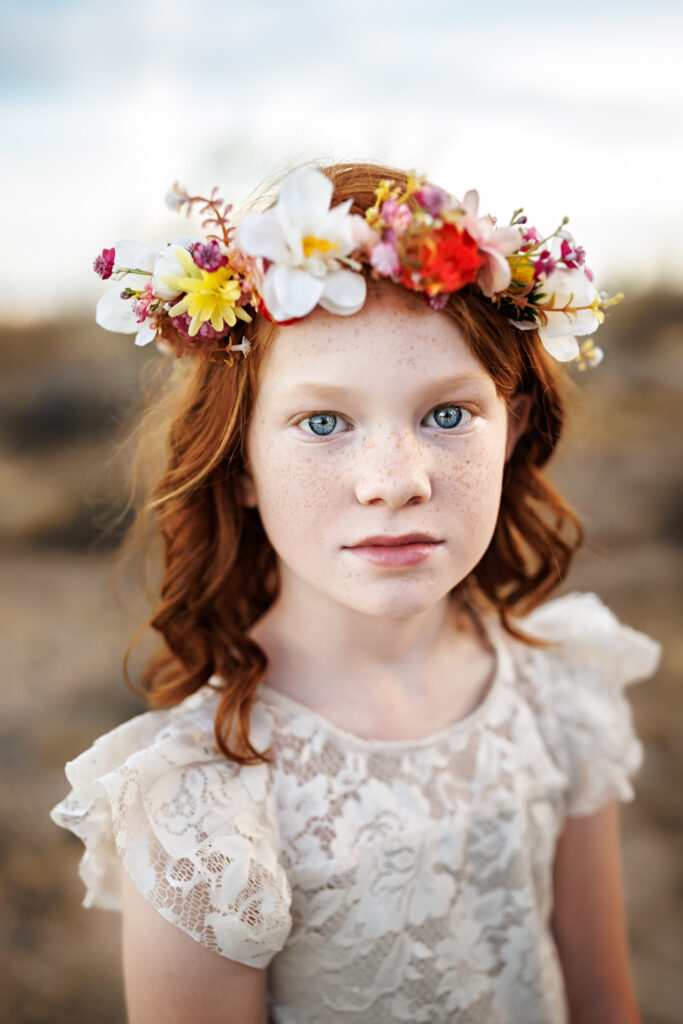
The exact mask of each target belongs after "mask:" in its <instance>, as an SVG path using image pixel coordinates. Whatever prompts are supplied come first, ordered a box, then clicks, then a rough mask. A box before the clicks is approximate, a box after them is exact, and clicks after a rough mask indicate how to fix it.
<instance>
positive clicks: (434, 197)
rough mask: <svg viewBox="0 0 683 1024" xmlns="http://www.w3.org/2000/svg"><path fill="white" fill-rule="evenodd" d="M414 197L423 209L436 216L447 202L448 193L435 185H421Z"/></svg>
mask: <svg viewBox="0 0 683 1024" xmlns="http://www.w3.org/2000/svg"><path fill="white" fill-rule="evenodd" d="M415 198H416V199H417V201H418V203H419V204H420V206H421V207H422V209H423V210H426V212H427V213H429V214H431V216H432V217H438V216H439V214H440V213H441V211H442V210H443V208H444V206H446V204H447V203H448V200H449V195H448V193H447V192H444V190H443V189H442V188H437V187H436V185H423V186H422V188H421V189H420V190H419V192H416V193H415Z"/></svg>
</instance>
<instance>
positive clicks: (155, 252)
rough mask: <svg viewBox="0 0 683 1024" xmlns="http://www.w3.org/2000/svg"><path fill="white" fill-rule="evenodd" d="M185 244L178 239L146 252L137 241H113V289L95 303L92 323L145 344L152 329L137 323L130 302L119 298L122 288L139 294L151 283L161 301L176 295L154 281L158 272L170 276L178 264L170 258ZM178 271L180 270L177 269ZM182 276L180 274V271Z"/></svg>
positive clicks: (149, 337)
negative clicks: (93, 321)
mask: <svg viewBox="0 0 683 1024" xmlns="http://www.w3.org/2000/svg"><path fill="white" fill-rule="evenodd" d="M187 244H189V240H188V239H178V241H176V242H169V243H168V245H166V246H163V247H162V248H156V249H150V248H149V247H148V246H146V245H143V244H142V243H141V242H134V241H130V240H124V241H122V242H117V243H116V245H115V247H114V249H115V254H116V255H115V257H114V261H115V262H114V266H115V272H114V277H115V279H116V281H117V286H116V287H115V288H112V289H111V291H108V292H105V294H104V295H103V296H102V298H101V299H100V301H99V302H98V303H97V311H96V313H95V321H96V322H97V323H98V324H99V325H100V327H104V328H105V330H107V331H117V332H119V333H120V334H136V338H135V344H136V345H148V344H149V342H150V341H153V340H154V338H155V337H156V333H157V332H156V329H155V328H154V327H152V326H150V324H149V323H148V322H147V321H145V322H144V323H142V324H141V323H140V322H139V320H138V318H137V316H136V314H135V312H134V311H133V302H132V300H131V299H124V298H121V294H122V292H124V291H125V289H126V288H130V289H132V290H133V291H143V290H144V288H145V287H146V286H147V285H148V284H149V283H150V282H152V284H153V288H154V292H155V294H156V295H158V296H159V297H160V298H162V299H172V298H175V296H176V295H177V294H178V292H176V291H171V289H170V288H168V286H166V285H163V284H162V283H161V281H159V280H158V278H157V275H158V273H159V272H163V273H174V272H175V270H174V268H175V267H176V266H177V265H178V266H179V264H178V263H177V259H176V257H175V255H174V250H175V249H176V248H177V247H178V246H179V247H181V248H184V247H185V246H186V245H187ZM118 268H125V269H127V270H134V271H142V273H129V274H126V273H122V272H121V271H120V270H119V269H118ZM181 270H182V268H181ZM182 272H183V273H184V271H182Z"/></svg>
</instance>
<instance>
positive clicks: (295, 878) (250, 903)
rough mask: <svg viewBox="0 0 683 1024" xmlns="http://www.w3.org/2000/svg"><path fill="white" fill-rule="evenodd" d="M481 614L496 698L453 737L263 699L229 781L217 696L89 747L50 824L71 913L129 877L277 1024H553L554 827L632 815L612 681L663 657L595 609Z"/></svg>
mask: <svg viewBox="0 0 683 1024" xmlns="http://www.w3.org/2000/svg"><path fill="white" fill-rule="evenodd" d="M519 622H520V624H521V625H522V626H523V627H525V628H526V629H527V630H528V631H529V632H531V633H533V634H535V635H537V636H543V637H547V638H550V639H553V640H559V641H561V644H560V646H559V647H556V648H552V649H550V648H549V649H546V650H538V649H532V648H529V647H527V646H526V645H524V644H521V643H518V642H517V641H514V640H513V639H512V638H511V637H509V636H508V635H507V634H506V633H504V631H503V630H502V629H501V628H500V626H499V625H498V624H497V622H496V620H495V619H494V618H493V617H489V618H487V619H486V620H485V625H486V628H487V631H488V634H489V636H490V639H491V641H492V643H493V644H494V646H495V649H496V653H497V670H496V674H495V680H494V682H493V684H492V686H491V688H490V689H489V691H488V693H487V695H486V697H485V699H484V701H483V703H481V704H480V705H479V707H478V708H477V709H476V710H475V711H474V712H473V713H472V714H470V715H468V716H467V717H466V718H464V719H462V720H460V721H458V722H456V723H454V724H453V725H451V726H450V727H448V728H446V729H443V730H442V731H440V732H438V733H436V734H434V735H431V736H426V737H424V738H423V739H417V740H398V741H387V740H364V739H360V738H358V737H356V736H353V735H351V734H349V733H347V732H344V731H342V730H341V729H338V728H336V727H335V726H333V725H332V724H330V723H329V722H328V721H326V720H325V719H324V718H322V717H320V716H318V715H316V714H315V713H313V712H311V711H309V710H308V709H307V708H305V707H303V706H301V705H299V704H297V703H296V702H294V701H292V700H290V699H289V698H287V697H285V696H283V695H281V694H279V693H278V692H277V691H275V690H271V689H269V688H267V687H263V688H262V690H261V691H260V696H259V697H258V699H257V701H256V703H255V706H254V710H253V717H252V727H253V740H254V742H255V744H256V746H257V747H258V748H259V749H263V748H264V747H266V746H267V745H270V746H271V750H272V753H273V755H274V763H273V764H272V765H257V766H253V767H246V768H243V767H239V766H237V765H235V764H233V763H231V762H228V761H227V760H226V759H225V758H224V757H222V755H220V754H219V753H217V751H216V749H215V747H214V741H213V717H214V709H215V706H216V701H217V697H216V692H215V690H214V689H212V688H211V687H210V686H205V687H203V688H202V689H201V690H200V691H199V692H198V693H196V694H194V695H193V696H192V697H190V698H188V699H187V700H185V701H184V702H183V703H182V704H180V705H178V706H177V707H175V708H172V709H170V710H160V711H150V712H146V713H144V714H141V715H139V716H138V717H136V718H133V719H132V720H131V721H128V722H125V723H124V724H123V725H120V726H119V727H118V728H116V729H113V730H112V731H111V732H109V733H107V734H105V735H104V736H101V737H100V738H99V739H98V740H96V741H95V743H94V744H93V746H92V747H91V748H90V749H89V750H86V751H85V752H84V753H83V754H81V755H80V756H79V757H77V758H76V759H75V760H73V761H70V762H68V763H67V765H66V774H67V777H68V780H69V782H70V784H71V785H72V787H73V789H72V791H71V793H70V794H69V795H68V796H67V797H66V798H65V799H64V800H62V801H61V803H59V804H58V805H57V806H56V807H55V808H54V809H53V810H52V812H51V816H52V819H53V820H54V821H55V822H56V823H57V824H58V825H61V826H63V827H64V828H68V829H71V830H72V831H73V832H75V833H76V835H78V836H79V837H80V838H81V839H82V840H83V842H84V843H85V846H86V852H85V853H84V855H83V858H82V860H81V863H80V868H79V870H80V874H81V877H82V879H83V881H84V882H85V885H86V888H87V893H86V896H85V899H84V906H86V907H90V906H98V907H106V908H111V909H114V910H117V909H120V892H119V881H120V880H119V871H120V866H121V863H123V866H124V868H125V870H126V871H127V872H128V873H129V874H130V875H131V877H132V878H133V879H134V881H135V883H136V885H137V887H138V888H139V890H140V892H141V893H142V894H143V895H144V896H145V897H146V899H148V900H149V901H150V903H152V905H153V906H154V907H155V908H156V909H157V910H158V912H159V913H160V914H161V915H162V916H163V917H164V918H166V919H167V920H168V921H171V922H173V923H174V924H175V925H177V927H179V928H181V929H182V930H183V931H185V932H187V933H188V934H189V935H190V936H192V938H193V939H195V940H196V941H197V942H200V943H202V944H203V945H205V946H207V947H208V948H209V949H212V950H215V951H216V952H218V953H220V954H222V955H223V956H226V957H231V958H233V959H234V960H238V961H240V962H241V963H244V964H250V965H252V966H256V967H268V998H269V1004H270V1012H271V1017H272V1020H273V1021H274V1022H276V1024H309V1022H310V1024H327V1022H330V1024H332V1022H335V1024H339V1022H342V1021H349V1022H350V1021H354V1022H364V1024H384V1022H387V1024H388V1022H395V1021H407V1022H410V1024H416V1022H429V1024H432V1022H433V1024H437V1022H439V1024H441V1022H443V1024H446V1022H448V1024H453V1022H467V1024H497V1022H501V1024H502V1022H506V1024H510V1022H516V1024H519V1022H524V1024H564V1022H566V1020H567V1012H566V1001H565V995H564V987H563V981H562V974H561V969H560V964H559V959H558V955H557V951H556V948H555V945H554V943H553V939H552V936H551V932H550V929H549V919H550V915H551V911H552V861H553V853H554V848H555V843H556V839H557V837H558V834H559V832H560V831H561V829H562V826H563V822H564V820H565V818H566V817H567V816H568V815H583V814H590V813H592V812H593V811H596V810H597V809H599V808H600V807H601V806H602V805H604V804H605V803H606V802H607V801H609V800H611V799H613V798H616V799H618V800H630V799H632V797H633V790H632V788H631V785H630V783H629V776H630V775H631V774H632V773H633V772H634V771H635V770H636V769H637V768H638V766H639V764H640V761H641V757H642V750H641V745H640V743H639V741H638V739H637V738H636V736H635V734H634V731H633V726H632V718H631V710H630V706H629V704H628V702H627V700H626V698H625V696H624V694H623V688H624V686H625V685H626V684H628V683H630V682H633V681H635V680H638V679H642V678H644V677H646V676H648V675H650V674H652V673H653V672H654V671H655V669H656V667H657V664H658V660H659V656H660V647H659V644H658V643H657V642H656V641H654V640H652V639H650V638H649V637H647V636H645V635H644V634H642V633H639V632H637V631H635V630H633V629H631V628H629V627H628V626H625V625H622V624H621V623H620V622H619V621H618V620H617V619H616V618H615V616H614V615H613V613H612V612H611V611H610V610H609V609H608V608H606V607H605V605H604V604H603V603H602V602H601V601H600V599H599V598H598V597H596V595H595V594H590V593H587V594H579V593H573V594H569V595H567V596H565V597H561V598H556V599H555V600H552V601H549V602H547V603H546V604H545V605H543V606H541V607H540V608H538V609H536V610H535V611H534V612H533V613H532V614H531V615H529V616H527V617H526V618H523V619H520V620H519Z"/></svg>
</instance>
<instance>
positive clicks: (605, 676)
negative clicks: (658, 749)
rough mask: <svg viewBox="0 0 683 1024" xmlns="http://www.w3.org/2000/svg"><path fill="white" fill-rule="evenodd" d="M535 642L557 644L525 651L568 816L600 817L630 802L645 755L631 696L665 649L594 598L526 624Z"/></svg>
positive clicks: (579, 598)
mask: <svg viewBox="0 0 683 1024" xmlns="http://www.w3.org/2000/svg"><path fill="white" fill-rule="evenodd" d="M519 624H520V626H522V628H523V629H524V630H525V631H527V632H529V633H530V634H532V635H533V636H537V637H543V638H544V639H547V640H552V641H557V642H558V646H556V647H555V646H554V647H550V648H546V649H544V650H538V649H535V650H530V648H528V647H526V648H525V654H524V655H522V659H523V661H524V663H525V664H524V668H523V670H522V674H523V676H524V677H526V684H525V685H526V686H527V689H528V694H529V697H530V698H531V701H532V703H534V704H535V709H534V710H535V711H536V714H537V719H538V723H539V727H540V729H541V731H542V732H543V733H544V734H545V739H546V745H547V747H548V749H549V752H550V754H551V756H552V757H553V759H554V760H555V762H556V764H557V765H558V767H560V769H561V770H562V771H563V772H564V774H565V777H566V780H567V785H566V814H567V815H568V816H578V815H586V814H592V813H593V812H594V811H597V810H599V809H600V808H601V807H602V806H603V805H604V804H606V803H607V802H608V801H610V800H612V799H617V800H622V801H629V800H632V799H633V796H634V792H633V787H632V785H631V781H630V780H631V777H632V776H633V775H634V773H635V772H636V771H637V770H638V769H639V768H640V766H641V763H642V760H643V748H642V744H641V742H640V740H639V739H638V737H637V735H636V732H635V729H634V725H633V716H632V712H631V706H630V704H629V702H628V699H627V697H626V695H625V693H624V690H625V688H626V687H627V686H629V685H630V684H631V683H635V682H637V681H638V680H641V679H645V678H647V677H648V676H651V675H652V674H653V673H654V672H655V671H656V670H657V667H658V665H659V661H660V657H661V645H660V644H659V643H658V642H657V641H656V640H653V639H652V638H651V637H649V636H646V635H645V634H644V633H641V632H639V631H637V630H635V629H632V628H631V627H630V626H627V625H624V624H623V623H621V622H620V621H619V619H617V617H616V616H615V615H614V613H613V612H612V611H611V610H610V609H609V608H607V606H606V605H605V604H603V602H602V601H601V600H600V598H599V597H598V596H597V595H596V594H593V593H585V594H583V593H571V594H567V595H565V596H563V597H559V598H556V599H555V600H552V601H548V602H547V603H546V604H544V605H542V606H540V607H539V608H537V609H535V610H534V611H533V612H531V614H530V615H527V616H526V617H524V618H523V619H521V620H519Z"/></svg>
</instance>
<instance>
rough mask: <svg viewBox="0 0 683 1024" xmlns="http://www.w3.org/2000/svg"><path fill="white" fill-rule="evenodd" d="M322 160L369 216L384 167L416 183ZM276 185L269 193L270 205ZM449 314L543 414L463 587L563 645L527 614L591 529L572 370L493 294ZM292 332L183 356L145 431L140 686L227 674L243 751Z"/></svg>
mask: <svg viewBox="0 0 683 1024" xmlns="http://www.w3.org/2000/svg"><path fill="white" fill-rule="evenodd" d="M320 170H322V171H323V173H324V174H326V175H327V176H328V178H330V180H331V181H332V183H333V185H334V196H333V204H334V205H336V204H338V203H341V202H344V201H345V200H346V199H349V198H352V199H353V200H354V202H353V206H352V207H351V212H353V213H359V214H363V213H364V211H365V210H366V209H367V208H368V207H370V206H372V205H373V203H374V199H375V195H374V192H375V188H376V187H377V185H378V183H379V181H380V180H381V179H382V178H393V179H394V180H396V181H397V182H398V183H401V184H405V182H406V174H405V173H404V172H403V171H400V170H397V169H395V168H391V167H385V166H381V165H376V164H368V163H362V164H359V163H344V164H335V165H333V166H330V167H321V168H320ZM273 199H274V195H265V196H262V199H261V206H262V207H263V206H264V205H267V204H268V202H270V201H272V200H273ZM443 315H445V316H449V317H451V318H452V320H453V321H454V322H455V323H456V324H457V326H458V328H459V330H460V331H461V333H462V335H463V337H464V339H465V341H466V343H467V344H468V346H469V347H470V350H471V351H472V352H473V354H474V355H475V356H476V357H477V359H478V360H479V361H480V362H481V364H482V365H483V366H484V367H485V369H486V370H487V371H488V373H489V374H490V376H491V378H492V379H493V381H494V383H495V385H496V389H497V391H498V394H499V395H500V396H501V397H503V398H504V399H505V400H506V401H507V400H509V399H510V398H511V397H512V396H514V395H517V394H519V393H524V394H528V395H530V396H531V413H530V418H529V422H528V424H527V427H526V429H525V431H524V433H523V434H522V436H521V437H520V438H519V439H518V441H517V444H516V446H515V448H514V451H513V453H512V455H511V457H510V458H509V459H508V461H507V463H506V466H505V470H504V476H503V486H502V496H501V504H500V510H499V514H498V519H497V523H496V527H495V531H494V534H493V537H492V539H491V542H490V544H489V547H488V549H487V550H486V552H485V554H484V556H483V557H482V558H481V560H480V562H479V563H478V564H477V565H476V567H475V568H474V569H473V570H472V571H471V573H470V574H469V575H468V576H467V578H466V579H465V580H463V581H462V582H461V583H460V584H458V586H456V587H455V588H454V589H453V590H452V591H451V592H450V594H449V600H451V601H452V602H453V603H460V604H462V605H466V606H470V607H471V608H473V609H477V610H479V611H481V610H487V611H488V610H492V609H495V611H496V612H497V614H498V617H499V620H500V622H501V624H502V626H503V628H504V629H505V630H506V631H507V632H508V633H509V634H510V635H511V636H513V637H515V638H516V639H518V640H520V641H522V642H524V643H527V644H529V645H531V646H539V647H540V646H547V644H546V642H545V641H543V640H541V639H539V638H535V637H531V636H529V635H527V634H525V633H524V632H522V631H521V630H520V629H519V628H518V627H516V626H515V625H514V624H513V623H512V621H511V618H512V617H514V616H518V615H522V614H526V613H527V612H529V611H531V610H532V609H533V608H534V607H536V606H537V605H538V604H539V603H540V602H541V601H542V600H543V598H545V597H546V596H547V595H548V594H549V593H550V592H551V591H552V590H553V589H554V588H555V587H557V586H558V585H559V584H560V583H561V582H562V579H563V577H564V575H565V574H566V572H567V570H568V568H569V565H570V563H571V560H572V558H573V555H574V554H575V552H576V551H577V549H578V548H579V546H580V545H581V543H582V541H583V529H582V526H581V523H580V521H579V519H578V516H577V515H576V513H575V512H574V510H573V509H572V508H571V507H570V506H569V505H568V504H567V503H566V502H565V500H564V499H563V498H562V496H561V495H560V494H559V492H558V491H557V490H556V489H555V488H554V487H553V485H552V484H551V483H550V481H549V480H548V479H547V478H546V476H545V475H544V473H543V467H544V466H545V465H546V463H547V462H548V460H549V458H550V456H551V455H552V453H553V452H554V450H555V448H556V446H557V443H558V441H559V439H560V436H561V434H562V428H563V423H564V418H565V404H564V399H563V395H562V390H563V387H564V386H565V385H566V384H567V383H568V380H567V377H566V375H565V374H564V371H563V369H562V368H561V366H559V365H558V364H557V363H556V362H555V360H553V359H552V358H551V357H549V356H548V354H547V353H546V351H545V350H544V348H543V347H542V345H541V344H540V341H539V339H538V336H537V333H536V331H524V332H523V331H518V330H517V329H516V328H515V327H513V326H512V324H510V323H509V322H508V321H507V320H506V319H505V318H504V317H503V316H502V315H501V314H500V313H499V312H498V310H497V309H496V307H495V305H494V304H493V303H492V302H491V301H490V300H489V299H487V298H485V297H484V296H482V295H481V294H480V293H479V292H476V291H474V290H473V289H471V288H466V289H463V290H462V291H460V292H457V293H455V294H454V295H452V296H451V298H450V299H449V302H448V304H447V306H446V307H445V309H444V310H443ZM278 330H279V328H278V327H277V325H274V324H272V323H270V322H268V321H266V320H265V319H263V318H261V317H259V316H256V317H255V318H254V320H253V321H252V323H250V324H243V323H241V322H240V321H238V325H237V327H236V328H235V331H234V335H235V337H234V340H235V341H236V342H239V340H240V339H241V338H242V337H246V338H248V339H249V341H250V342H251V345H252V350H251V352H250V354H249V356H248V357H247V358H246V359H244V358H242V357H241V356H240V357H239V361H238V362H237V363H236V364H235V365H234V366H232V367H230V368H228V367H226V366H225V365H224V363H222V362H212V361H210V360H208V359H203V358H196V359H194V360H192V361H190V360H189V359H187V358H186V359H183V360H182V364H181V362H180V361H177V360H172V361H171V362H172V363H173V368H172V371H171V372H170V374H169V375H168V376H167V377H166V378H165V382H164V384H163V386H162V387H161V389H159V388H154V389H152V393H151V394H150V395H148V399H147V405H146V410H145V413H144V416H143V420H142V423H141V425H140V427H139V429H138V443H137V453H136V457H135V460H134V478H135V481H137V484H136V487H137V489H138V490H139V487H138V485H139V484H140V482H142V483H141V488H142V500H141V501H140V502H139V511H138V513H137V517H136V520H135V523H134V525H133V528H132V530H131V532H130V534H129V537H128V539H127V544H126V550H127V551H128V552H130V550H131V549H132V550H137V549H139V548H141V547H142V548H143V549H145V550H146V549H148V548H149V545H150V544H151V543H152V542H153V541H154V539H156V540H157V541H160V542H161V547H160V562H161V565H160V576H161V581H160V588H159V589H158V591H157V598H156V608H155V610H154V612H153V614H152V615H151V616H150V618H149V620H148V622H147V623H146V624H145V626H143V627H141V630H139V631H138V634H136V638H135V639H134V640H133V641H132V643H131V645H130V647H129V649H128V651H127V652H126V656H125V659H124V674H125V677H126V680H127V682H128V684H129V685H130V686H131V687H132V688H133V689H134V690H136V691H138V692H139V691H140V690H141V691H142V692H143V693H144V695H145V696H146V699H147V702H148V704H149V706H150V707H152V708H160V707H169V706H171V705H174V704H177V703H179V702H180V701H182V700H183V699H184V698H185V697H188V696H189V695H190V694H192V693H193V692H195V691H196V690H198V689H199V688H200V687H201V686H203V685H204V684H206V683H207V682H208V681H209V679H210V678H211V677H212V676H217V677H219V680H220V683H219V684H218V686H217V688H218V689H219V690H220V701H219V704H218V708H217V712H216V719H215V735H216V741H217V743H218V746H219V748H220V750H221V751H222V752H223V754H224V755H225V757H226V758H228V759H229V760H231V761H234V762H237V763H238V764H254V763H258V762H259V761H267V760H268V752H267V751H266V752H260V751H258V750H256V749H255V747H254V746H253V745H252V743H251V740H250V736H249V719H250V711H251V707H252V704H253V701H254V698H255V696H256V693H257V689H258V685H259V683H260V682H261V680H262V679H263V678H264V676H265V674H266V671H267V668H268V658H267V656H266V654H265V652H264V650H263V649H262V648H261V647H260V646H259V645H258V644H257V643H256V642H255V641H254V640H253V639H251V638H250V637H249V636H248V635H247V633H248V631H249V629H250V628H251V626H252V625H253V624H254V623H255V622H256V621H257V620H258V619H259V618H260V617H261V616H262V615H263V614H264V613H265V611H266V610H267V609H268V608H269V607H270V605H271V604H272V603H273V601H274V600H275V598H276V596H277V593H278V589H279V571H278V564H277V558H276V555H275V552H274V550H273V548H272V546H271V544H270V542H269V541H268V539H267V537H266V535H265V532H264V530H263V527H262V525H261V522H260V518H259V514H258V510H257V509H254V508H246V507H245V506H244V505H243V503H242V500H241V488H240V477H241V474H242V473H243V472H244V470H245V468H246V452H245V448H244V441H245V437H246V433H247V426H248V424H249V421H250V416H251V414H252V409H253V406H254V401H255V397H256V387H257V380H258V374H259V367H260V365H261V362H262V360H263V358H264V356H265V355H266V353H267V352H268V350H269V349H270V347H271V345H272V344H273V342H274V340H275V338H276V337H277V334H278ZM188 363H189V364H190V365H189V367H188V366H187V364H188ZM155 442H156V443H155ZM145 464H147V466H145ZM150 464H151V472H150ZM149 627H151V628H152V629H153V630H155V631H156V633H157V634H158V635H159V637H160V638H161V640H162V645H161V648H160V650H159V651H158V653H157V654H156V655H154V656H153V657H152V658H151V660H150V661H149V662H148V664H147V665H146V666H145V668H144V669H143V672H142V677H141V681H140V686H139V687H135V686H134V684H133V683H132V682H131V680H130V676H129V673H128V665H129V657H130V654H131V651H132V648H133V646H134V644H135V642H136V640H137V638H138V637H139V635H140V634H141V633H142V632H143V631H144V630H145V629H146V628H149ZM212 685H216V684H215V681H214V682H212Z"/></svg>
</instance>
